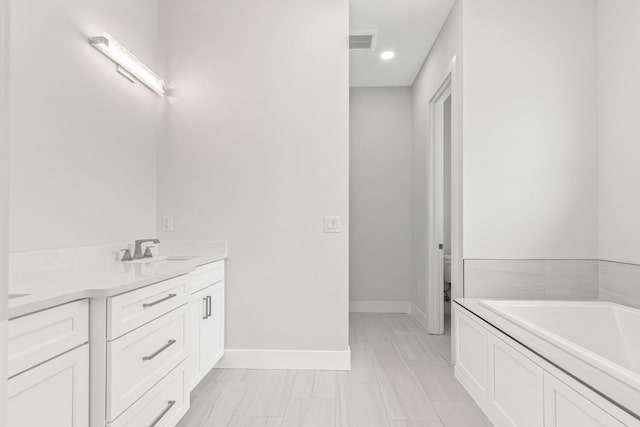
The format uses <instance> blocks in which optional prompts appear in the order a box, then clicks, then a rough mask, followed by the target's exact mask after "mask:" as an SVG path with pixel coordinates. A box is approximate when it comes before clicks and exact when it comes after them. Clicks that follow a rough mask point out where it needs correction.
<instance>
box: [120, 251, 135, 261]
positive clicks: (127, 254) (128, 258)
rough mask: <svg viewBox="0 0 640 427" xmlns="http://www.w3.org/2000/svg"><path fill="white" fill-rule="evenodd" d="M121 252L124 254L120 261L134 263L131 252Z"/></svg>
mask: <svg viewBox="0 0 640 427" xmlns="http://www.w3.org/2000/svg"><path fill="white" fill-rule="evenodd" d="M120 252H124V253H123V254H122V258H120V261H133V257H132V256H131V251H130V250H129V249H120Z"/></svg>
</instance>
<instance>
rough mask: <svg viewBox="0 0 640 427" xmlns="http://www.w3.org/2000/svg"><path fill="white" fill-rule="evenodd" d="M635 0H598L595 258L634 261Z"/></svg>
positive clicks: (639, 260) (639, 153) (638, 126)
mask: <svg viewBox="0 0 640 427" xmlns="http://www.w3.org/2000/svg"><path fill="white" fill-rule="evenodd" d="M639 22H640V2H638V1H636V0H600V1H598V104H599V106H598V107H599V108H598V142H599V146H598V150H599V152H598V154H599V164H598V166H599V179H598V188H599V205H598V208H599V209H598V215H599V223H598V224H599V257H600V258H601V259H604V260H610V261H619V262H627V263H634V264H640V226H639V225H638V224H639V220H640V197H638V183H639V182H640V168H639V167H638V159H640V143H639V142H638V141H640V122H639V121H638V111H639V109H640V51H638V45H639V43H640V26H639V25H638V23H639Z"/></svg>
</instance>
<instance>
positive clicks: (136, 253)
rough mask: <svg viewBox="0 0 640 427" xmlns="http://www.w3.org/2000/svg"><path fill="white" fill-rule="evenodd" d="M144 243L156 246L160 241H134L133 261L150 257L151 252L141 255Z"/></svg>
mask: <svg viewBox="0 0 640 427" xmlns="http://www.w3.org/2000/svg"><path fill="white" fill-rule="evenodd" d="M144 243H155V244H158V243H160V240H158V239H141V240H136V247H135V249H134V251H133V259H142V258H151V257H150V256H149V255H151V251H145V253H144V254H143V253H142V245H143V244H144Z"/></svg>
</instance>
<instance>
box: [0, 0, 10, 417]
mask: <svg viewBox="0 0 640 427" xmlns="http://www.w3.org/2000/svg"><path fill="white" fill-rule="evenodd" d="M8 59H9V1H8V0H0V425H2V426H3V425H5V423H6V420H7V407H6V406H7V403H6V402H7V395H6V393H7V389H6V387H7V381H6V378H7V296H8V292H9V289H8V283H7V274H8V266H7V264H8V258H9V257H8V254H7V251H8V245H9V238H8V234H9V233H8V232H9V230H8V228H9V227H8V226H9V61H8Z"/></svg>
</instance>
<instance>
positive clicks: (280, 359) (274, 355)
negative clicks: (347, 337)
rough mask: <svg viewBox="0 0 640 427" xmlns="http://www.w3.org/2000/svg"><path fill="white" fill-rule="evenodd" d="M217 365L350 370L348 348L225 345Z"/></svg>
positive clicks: (225, 366)
mask: <svg viewBox="0 0 640 427" xmlns="http://www.w3.org/2000/svg"><path fill="white" fill-rule="evenodd" d="M216 368H226V369H299V370H318V371H349V370H351V349H348V350H346V351H313V350H235V349H230V350H229V349H227V350H225V352H224V357H223V358H222V359H221V360H220V362H219V363H218V364H217V365H216Z"/></svg>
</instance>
